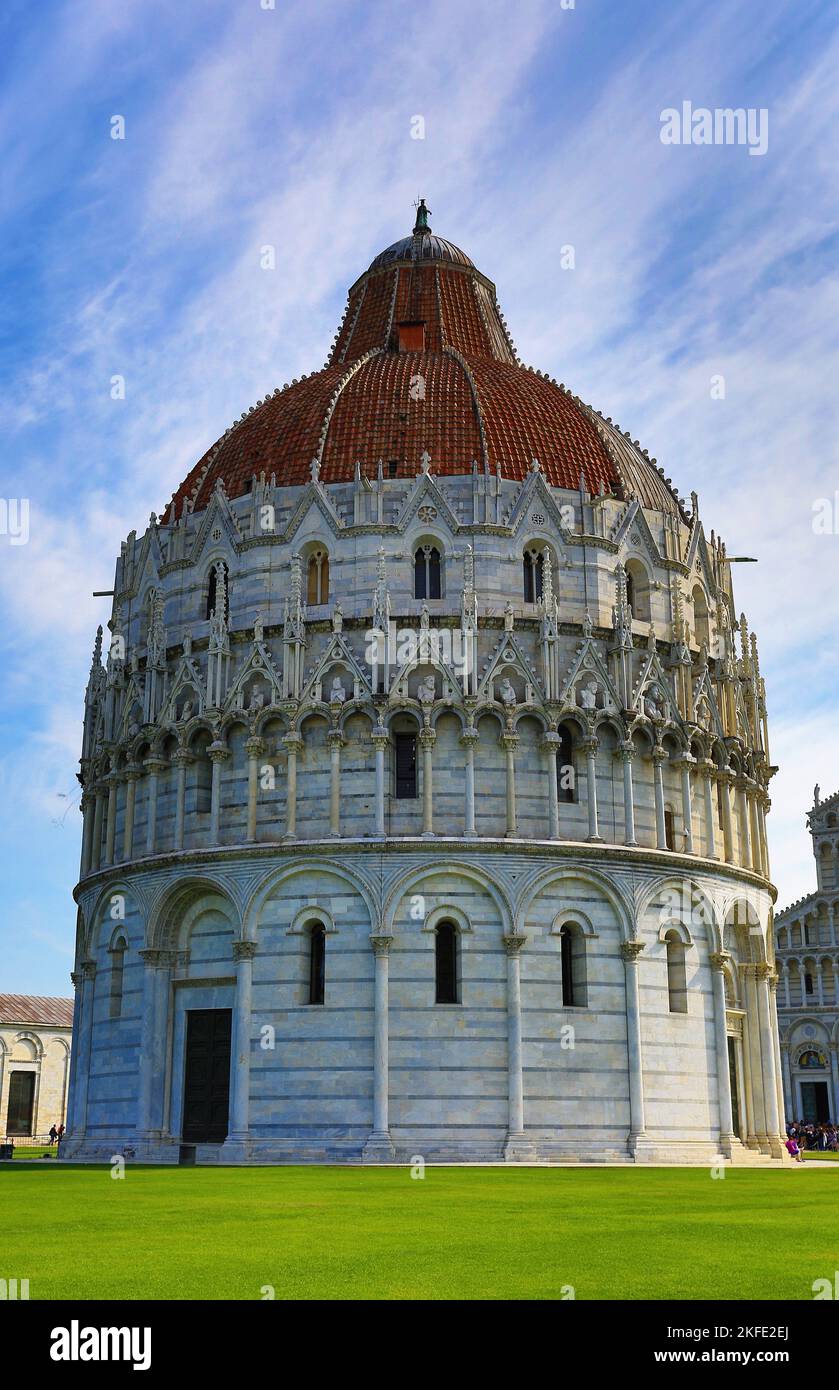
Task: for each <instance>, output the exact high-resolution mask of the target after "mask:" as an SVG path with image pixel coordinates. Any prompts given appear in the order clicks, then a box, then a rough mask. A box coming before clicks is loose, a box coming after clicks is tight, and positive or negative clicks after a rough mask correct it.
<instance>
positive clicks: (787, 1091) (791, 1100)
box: [781, 1042, 839, 1120]
mask: <svg viewBox="0 0 839 1390" xmlns="http://www.w3.org/2000/svg"><path fill="white" fill-rule="evenodd" d="M781 1067H782V1070H783V1077H784V1116H785V1117H786V1116H789V1118H790V1119H791V1120H796V1119H798V1116H797V1115H796V1113H795V1096H794V1095H793V1093H792V1074H791V1072H790V1065H789V1043H788V1042H782V1043H781ZM836 1101H837V1105H839V1077H837V1080H836ZM836 1113H837V1114H839V1110H837V1112H836Z"/></svg>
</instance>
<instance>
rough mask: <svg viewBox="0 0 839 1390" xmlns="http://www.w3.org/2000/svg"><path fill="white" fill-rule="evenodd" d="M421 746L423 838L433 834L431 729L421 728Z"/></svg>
mask: <svg viewBox="0 0 839 1390" xmlns="http://www.w3.org/2000/svg"><path fill="white" fill-rule="evenodd" d="M419 741H420V745H421V747H422V833H423V836H424V838H425V839H430V838H431V837H432V836H433V834H434V784H433V781H432V776H433V774H432V751H433V749H434V745H435V743H436V742H437V735H436V734H435V732H434V730H433V729H421V730H420V735H419Z"/></svg>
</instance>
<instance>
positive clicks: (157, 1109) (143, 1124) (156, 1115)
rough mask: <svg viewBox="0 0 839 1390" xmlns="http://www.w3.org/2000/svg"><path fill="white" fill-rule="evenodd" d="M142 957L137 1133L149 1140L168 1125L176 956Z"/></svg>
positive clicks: (150, 953) (151, 952)
mask: <svg viewBox="0 0 839 1390" xmlns="http://www.w3.org/2000/svg"><path fill="white" fill-rule="evenodd" d="M140 958H141V960H142V962H143V965H144V967H145V970H144V974H143V1014H142V1023H141V1033H140V1068H139V1077H138V1085H137V1137H138V1139H141V1140H143V1141H145V1142H146V1143H149V1142H152V1141H154V1140H155V1139H159V1137H160V1135H161V1133H162V1130H163V1127H164V1126H163V1114H162V1108H163V1090H164V1083H165V1070H166V1045H167V1039H168V1033H169V1028H168V1023H169V1020H168V996H169V969H170V966H171V960H172V958H171V954H170V952H169V951H161V950H157V949H145V950H142V951H141V952H140Z"/></svg>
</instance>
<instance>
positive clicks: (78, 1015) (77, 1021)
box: [0, 970, 84, 1139]
mask: <svg viewBox="0 0 839 1390" xmlns="http://www.w3.org/2000/svg"><path fill="white" fill-rule="evenodd" d="M70 979H71V980H72V982H73V1037H74V1038H75V1039H76V1045H75V1047H74V1048H73V1049H72V1051H71V1053H70V1086H69V1092H68V1097H67V1115H66V1117H65V1120H64V1126H65V1130H66V1134H65V1138H67V1139H69V1138H70V1137H71V1135H72V1133H73V1130H74V1128H75V1120H74V1118H73V1113H74V1110H75V1105H76V1091H77V1089H78V1084H79V1082H78V1071H79V1049H80V1048H81V1036H82V991H83V982H84V974H83V972H82V971H81V970H73V971H71V972H70ZM0 1087H2V1070H0Z"/></svg>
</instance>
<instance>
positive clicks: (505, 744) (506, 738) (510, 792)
mask: <svg viewBox="0 0 839 1390" xmlns="http://www.w3.org/2000/svg"><path fill="white" fill-rule="evenodd" d="M498 741H499V743H500V744H501V747H502V748H503V749H504V754H505V761H506V783H507V797H506V801H507V830H506V835H507V839H508V840H511V839H515V838H516V837H517V836H518V833H519V831H518V825H517V815H516V749H517V748H518V746H519V736H518V734H514V733H510V732H507V733H504V734H502V735H501V737H500V739H499V740H498Z"/></svg>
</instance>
